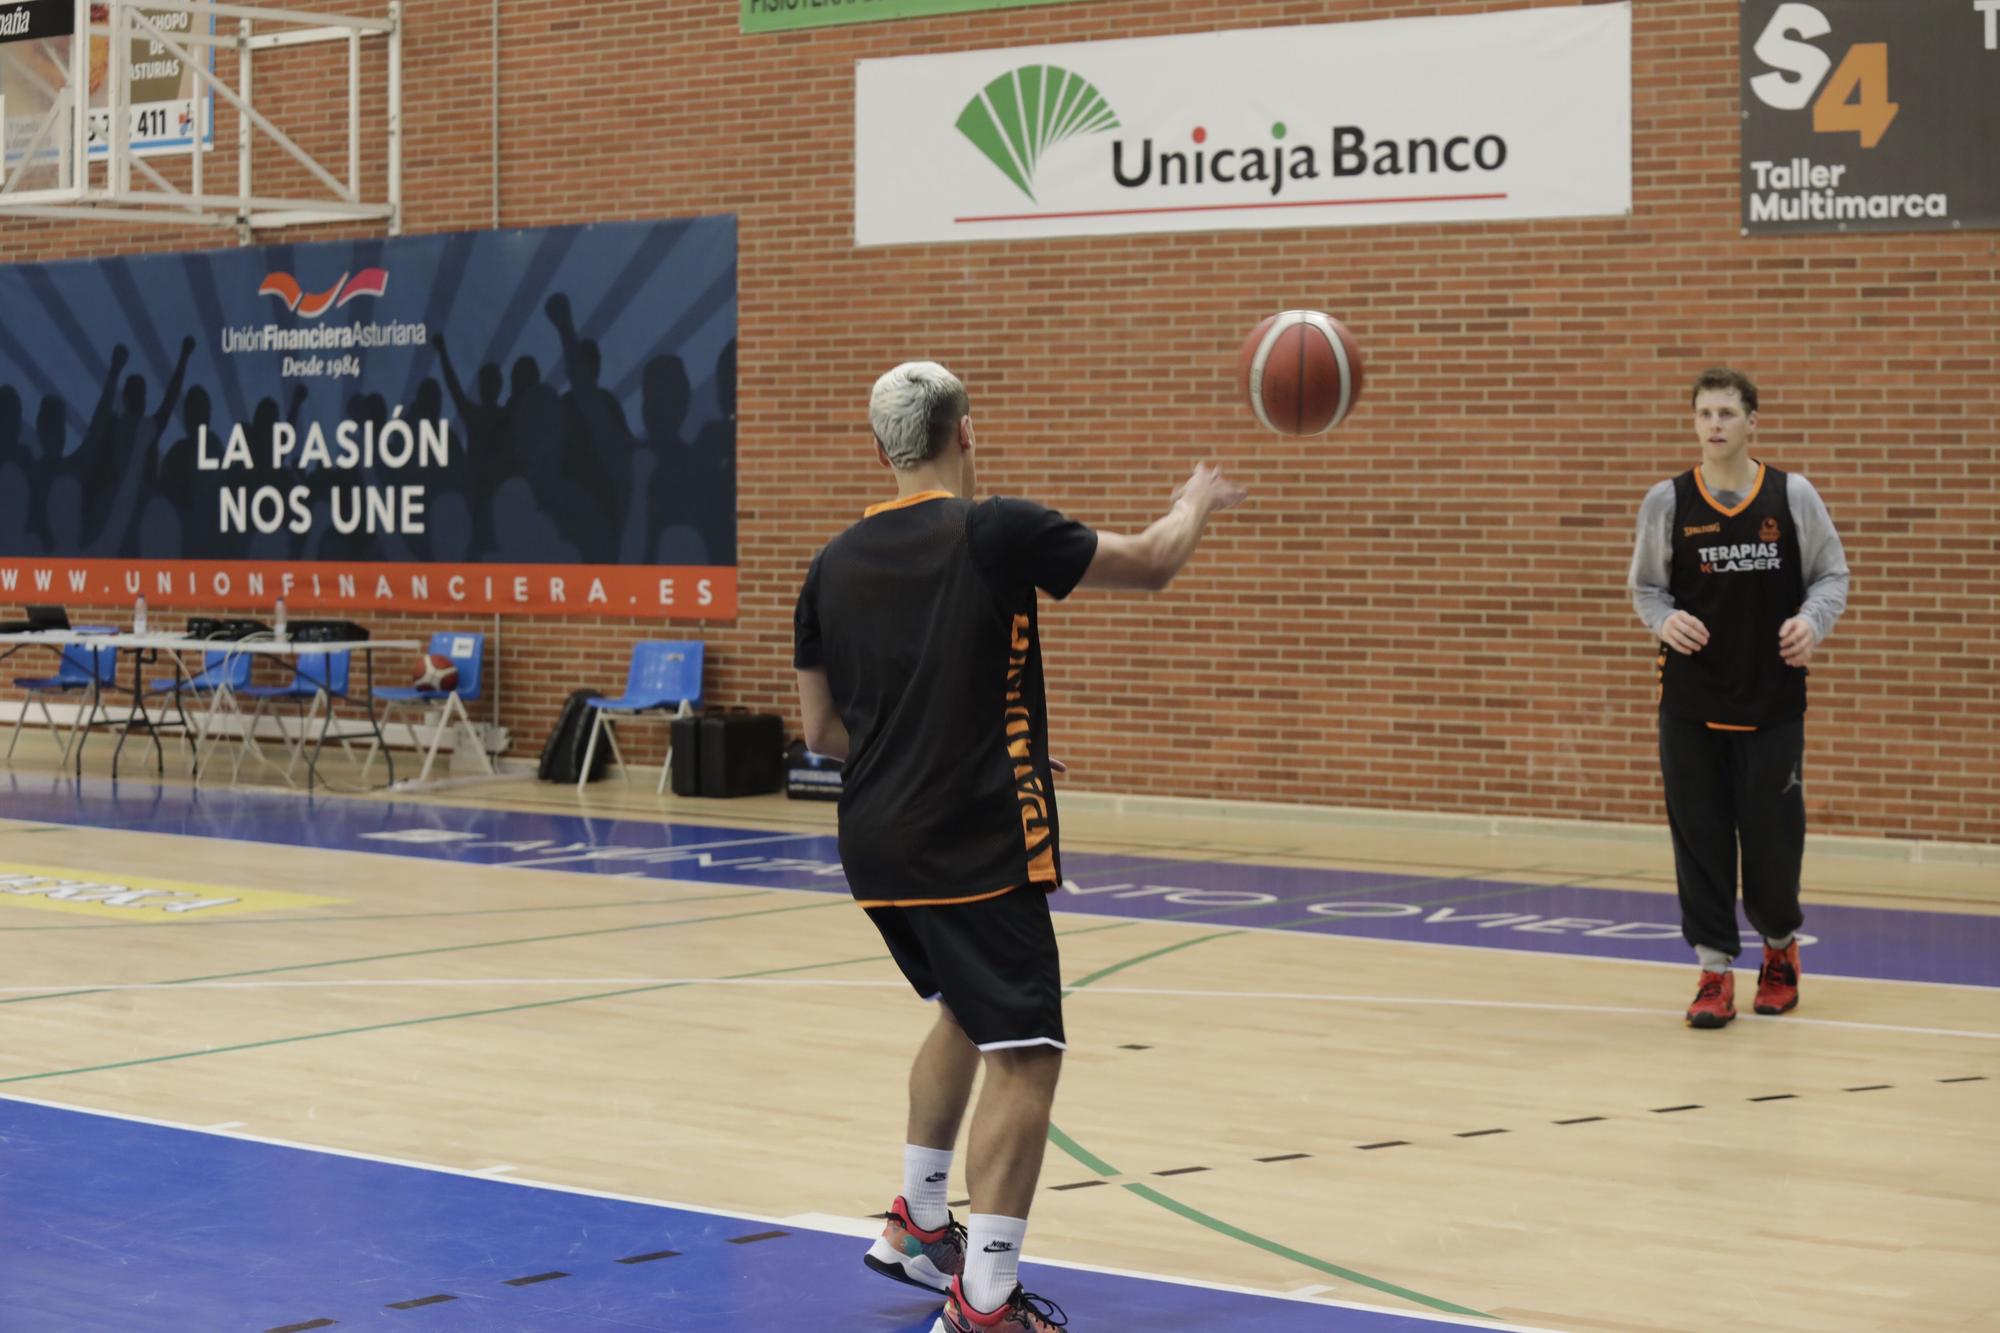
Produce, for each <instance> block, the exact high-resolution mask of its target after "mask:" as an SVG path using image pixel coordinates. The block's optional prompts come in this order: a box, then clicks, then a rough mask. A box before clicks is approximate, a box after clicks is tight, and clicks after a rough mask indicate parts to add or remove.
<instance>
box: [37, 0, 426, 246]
mask: <svg viewBox="0 0 2000 1333" xmlns="http://www.w3.org/2000/svg"><path fill="white" fill-rule="evenodd" d="M305 2H306V3H310V2H311V0H305ZM74 4H75V6H76V20H75V21H76V26H75V34H76V35H75V36H74V37H71V38H68V39H56V40H48V39H42V40H35V41H24V42H14V43H6V44H0V98H4V95H5V94H6V92H7V90H8V89H9V88H13V89H15V90H16V91H17V93H18V92H26V93H29V94H33V95H35V102H36V103H37V104H42V103H45V104H46V106H45V109H41V110H40V111H39V114H37V115H36V116H35V118H34V120H33V121H32V122H29V121H27V120H26V119H25V118H24V117H22V116H20V115H18V114H16V115H15V116H14V117H13V118H12V119H11V120H9V121H4V122H0V123H4V124H6V125H8V126H11V127H12V129H13V133H11V134H7V135H6V138H5V146H4V152H3V153H0V164H4V165H0V219H4V218H5V217H7V216H14V217H31V218H78V219H87V220H95V219H102V218H107V217H121V218H129V219H138V220H141V221H148V222H154V223H166V224H171V225H176V226H208V227H234V228H235V229H236V231H237V235H238V239H239V241H241V242H242V243H244V244H248V243H249V242H250V240H251V238H252V235H253V233H254V232H256V231H259V230H265V229H271V228H278V227H293V226H303V225H307V224H311V223H326V222H347V221H355V220H364V219H377V220H381V221H383V222H386V223H387V224H388V234H389V235H392V236H393V235H396V234H398V233H399V232H400V230H401V222H402V198H403V178H402V136H403V21H402V19H403V0H388V6H387V9H388V13H387V16H386V17H368V16H363V15H358V14H342V13H333V12H329V11H325V10H313V9H304V8H278V7H275V6H272V5H266V4H232V3H222V2H221V0H143V3H134V2H133V0H109V2H108V3H105V0H98V3H97V4H96V5H95V6H93V4H92V3H91V0H74ZM93 8H96V9H98V10H100V11H103V14H102V17H101V19H100V21H97V22H93V21H92V19H91V11H92V9H93ZM171 14H186V15H188V16H189V22H188V24H187V29H186V30H185V31H179V30H175V31H169V30H168V28H167V27H165V26H163V25H162V22H161V20H162V19H163V18H164V17H165V16H167V15H171ZM168 26H171V25H168ZM374 39H381V40H383V41H384V42H385V43H386V44H387V80H386V83H387V87H386V89H385V90H384V94H385V97H386V104H387V112H388V115H387V143H386V145H385V168H384V170H383V173H382V180H381V187H382V188H381V190H380V192H379V193H377V194H374V195H373V197H370V194H369V192H367V191H365V190H364V189H363V180H362V165H361V161H362V153H361V148H362V139H361V107H362V87H361V84H362V79H361V48H362V43H363V41H367V40H374ZM100 40H102V41H103V42H105V43H107V44H108V48H109V49H108V57H109V64H108V68H107V69H106V70H105V72H104V76H103V78H102V79H101V82H103V83H106V84H108V86H109V90H110V91H109V99H110V104H109V108H108V111H109V114H108V117H104V116H100V117H99V120H100V121H101V122H102V123H104V124H105V127H106V132H105V137H106V139H107V140H108V146H106V147H99V148H97V149H95V150H93V147H92V144H91V141H90V139H91V120H92V116H91V114H90V111H91V108H90V107H89V106H88V101H89V98H88V95H87V93H86V95H85V96H83V97H81V98H79V97H78V95H77V90H78V89H89V88H90V86H91V75H92V72H93V71H92V56H93V51H92V48H93V46H95V45H96V44H97V43H98V42H99V41H100ZM62 41H66V42H67V51H66V52H63V51H62V50H61V47H60V46H59V45H58V43H59V42H62ZM135 41H138V42H148V43H151V44H152V48H151V49H153V50H156V51H159V52H162V53H166V54H169V55H171V56H172V57H173V58H175V59H177V60H179V61H180V62H181V63H182V66H183V67H184V68H186V69H189V70H192V71H193V74H194V77H195V81H196V82H195V94H196V95H195V97H194V99H193V116H194V124H193V126H192V136H191V137H192V140H193V145H194V146H193V148H192V150H191V151H190V153H189V158H190V165H189V167H188V168H187V170H186V171H185V172H184V173H183V172H176V174H177V175H184V176H185V177H186V183H185V185H184V186H183V185H178V184H176V183H174V182H171V181H169V180H168V179H167V177H166V175H165V174H163V173H162V172H161V171H160V170H159V169H158V168H156V167H155V166H154V165H153V164H152V162H151V161H149V160H148V159H147V158H146V157H144V156H140V155H139V154H137V153H135V152H134V151H133V141H134V135H135V128H136V127H135V126H134V124H133V117H132V108H131V106H130V105H129V102H130V90H131V61H132V44H133V43H134V42H135ZM325 44H343V45H345V47H346V55H347V161H346V163H345V166H346V179H345V180H342V179H341V178H340V177H339V176H337V175H335V174H334V172H332V171H329V170H328V169H327V168H326V167H325V166H323V165H322V164H321V163H320V162H318V161H317V160H315V159H314V158H313V156H312V155H311V154H310V153H308V152H307V151H306V150H305V149H303V148H301V147H300V146H299V144H298V143H297V142H295V141H294V140H293V139H292V137H291V136H289V135H287V134H286V133H285V131H284V130H283V129H282V128H280V127H279V126H278V125H276V124H274V123H273V122H272V120H271V119H270V117H268V116H266V115H265V114H264V113H262V112H260V111H259V110H258V109H257V107H256V105H255V102H254V99H253V95H252V94H253V87H254V84H253V77H252V76H253V59H252V58H253V56H254V55H255V53H257V52H259V51H268V50H272V49H274V48H279V47H294V46H318V45H325ZM210 50H213V51H214V52H215V53H216V60H215V64H216V66H217V70H216V71H211V70H210V68H209V61H208V60H206V59H202V58H200V57H201V56H205V55H206V54H207V53H208V52H209V51H210ZM232 50H233V51H234V52H235V53H236V61H235V78H234V80H233V85H234V86H232V81H231V80H228V79H225V78H223V77H221V76H220V72H221V71H226V68H227V62H226V60H224V59H223V56H224V54H225V53H226V52H228V51H232ZM64 56H66V61H65V60H64V59H63V57H64ZM65 64H66V68H67V72H68V77H67V80H66V81H65V82H62V83H60V84H58V83H57V82H56V81H55V80H54V79H53V78H52V77H49V76H51V75H53V74H54V73H55V71H57V70H60V69H62V68H64V67H65ZM211 95H212V96H211ZM14 100H15V101H16V103H17V105H18V103H19V98H18V96H17V97H16V98H15V99H14ZM80 104H81V105H80ZM221 104H226V105H221ZM211 105H215V107H216V112H217V113H218V114H221V115H223V116H225V117H226V116H227V115H228V113H229V112H230V111H233V112H234V113H235V117H236V164H235V165H236V173H235V175H236V179H235V189H234V191H233V192H232V191H230V190H228V189H227V188H222V189H217V188H216V183H215V182H213V181H211V180H209V179H206V173H205V172H204V170H203V158H204V157H205V153H204V151H203V149H202V145H203V144H204V143H206V142H207V141H208V140H209V138H210V136H211V135H212V134H213V133H214V132H215V129H216V127H215V126H214V125H212V124H211V123H210V122H209V117H210V115H211V111H210V108H211ZM4 106H5V101H4V100H0V107H4ZM4 114H5V113H4V112H0V116H4ZM0 132H4V131H0ZM259 133H261V134H262V135H263V136H264V138H265V139H267V140H268V141H270V142H272V143H275V144H277V145H278V146H279V147H280V148H282V149H284V151H285V152H286V153H288V154H289V155H290V156H291V157H292V158H293V159H295V160H296V161H297V162H298V163H299V164H300V165H301V166H302V167H304V168H305V170H306V171H308V172H309V173H311V175H312V176H313V177H314V178H315V179H316V180H317V181H318V182H319V183H320V184H322V185H324V186H325V189H326V193H325V194H324V195H307V196H305V197H299V196H296V195H287V196H277V195H270V194H263V193H259V191H258V189H257V182H256V181H255V180H254V179H253V176H252V171H251V166H252V158H253V156H254V154H253V152H252V149H253V148H254V147H255V146H256V143H257V138H256V136H257V135H258V134H259ZM135 177H136V178H137V180H136V183H135Z"/></svg>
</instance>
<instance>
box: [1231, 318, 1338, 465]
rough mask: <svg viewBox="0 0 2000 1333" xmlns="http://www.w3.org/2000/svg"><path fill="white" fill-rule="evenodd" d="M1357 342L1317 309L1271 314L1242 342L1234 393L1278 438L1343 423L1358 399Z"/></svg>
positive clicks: (1333, 320)
mask: <svg viewBox="0 0 2000 1333" xmlns="http://www.w3.org/2000/svg"><path fill="white" fill-rule="evenodd" d="M1363 379H1364V371H1363V367H1362V364H1361V344H1360V343H1358V342H1356V341H1355V340H1354V335H1353V334H1352V333H1349V332H1348V331H1347V326H1346V325H1345V324H1342V323H1341V322H1340V321H1339V320H1337V319H1335V318H1334V317H1333V316H1332V315H1328V314H1322V313H1321V312H1320V311H1317V310H1285V311H1281V312H1280V313H1278V314H1275V315H1272V316H1271V317H1270V318H1269V319H1267V320H1265V321H1263V322H1262V323H1261V324H1259V325H1258V326H1257V327H1256V328H1254V329H1252V330H1250V336H1249V337H1247V338H1245V339H1244V340H1243V350H1242V351H1241V352H1239V353H1238V354H1237V358H1236V380H1237V385H1238V388H1239V390H1240V391H1241V392H1242V394H1243V396H1244V398H1245V400H1247V401H1248V402H1249V404H1250V411H1251V412H1252V413H1253V414H1255V416H1256V418H1257V420H1258V421H1259V422H1260V423H1262V424H1263V425H1264V426H1266V427H1267V428H1269V429H1271V430H1274V431H1277V432H1278V433H1279V434H1280V435H1318V434H1321V433H1322V432H1324V431H1329V430H1332V429H1333V428H1334V427H1335V426H1338V425H1339V424H1340V423H1341V422H1343V421H1345V420H1346V419H1347V414H1348V413H1349V412H1350V411H1352V410H1353V408H1354V404H1355V401H1356V400H1357V399H1359V398H1360V397H1361V385H1362V381H1363Z"/></svg>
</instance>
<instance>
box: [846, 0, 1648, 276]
mask: <svg viewBox="0 0 2000 1333" xmlns="http://www.w3.org/2000/svg"><path fill="white" fill-rule="evenodd" d="M855 80H856V86H855V173H854V175H855V186H854V190H855V193H854V235H855V242H856V244H858V245H892V244H897V243H901V242H913V241H982V240H1002V239H1009V238H1014V237H1024V236H1089V235H1104V234H1113V233H1132V232H1167V231H1213V230H1218V229H1224V228H1227V229H1235V230H1250V229H1261V228H1272V227H1334V226H1357V225H1363V224H1370V223H1378V224H1379V223H1393V222H1489V221H1496V220H1500V219H1508V218H1542V217H1583V216H1592V215H1604V214H1613V215H1615V214H1623V213H1627V212H1629V211H1630V210H1631V206H1632V10H1631V7H1630V5H1628V4H1610V5H1589V6H1585V7H1580V8H1576V7H1572V8H1543V9H1527V10H1516V11H1512V12H1507V13H1498V14H1474V15H1466V16H1460V17H1451V18H1420V19H1390V20H1385V21H1380V22H1371V23H1327V24H1315V25H1311V26H1305V27H1290V28H1259V29H1255V30H1249V31H1241V32H1209V33H1191V34H1188V35H1186V36H1180V37H1142V38H1134V39H1130V40H1124V41H1106V42H1074V43H1069V44H1067V45H1062V46H1039V47H1015V48H1012V49H1009V50H1000V51H970V52H961V53H957V54H952V55H938V56H910V57H904V58H900V59H893V60H864V61H862V62H861V63H860V65H859V67H858V69H857V71H856V75H855Z"/></svg>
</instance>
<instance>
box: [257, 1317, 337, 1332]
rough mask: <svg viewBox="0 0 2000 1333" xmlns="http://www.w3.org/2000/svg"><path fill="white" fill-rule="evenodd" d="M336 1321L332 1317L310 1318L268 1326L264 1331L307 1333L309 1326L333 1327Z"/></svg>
mask: <svg viewBox="0 0 2000 1333" xmlns="http://www.w3.org/2000/svg"><path fill="white" fill-rule="evenodd" d="M334 1323H335V1321H334V1320H331V1319H308V1320H307V1321H306V1322H305V1323H303V1324H280V1325H279V1326H278V1327H276V1328H267V1329H265V1330H264V1333H306V1330H307V1329H309V1328H332V1327H333V1325H334Z"/></svg>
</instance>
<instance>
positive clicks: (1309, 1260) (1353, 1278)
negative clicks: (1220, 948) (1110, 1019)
mask: <svg viewBox="0 0 2000 1333" xmlns="http://www.w3.org/2000/svg"><path fill="white" fill-rule="evenodd" d="M1243 933H1244V932H1243V931H1240V930H1223V931H1217V932H1216V933H1215V934H1213V935H1202V936H1200V937H1198V938H1196V939H1192V940H1183V941H1182V942H1181V943H1179V944H1170V945H1168V946H1167V947H1166V948H1163V949H1154V950H1152V951H1151V952H1149V953H1143V954H1139V955H1137V956H1135V957H1132V958H1128V959H1126V960H1125V961H1124V962H1122V963H1114V964H1112V965H1111V966H1110V967H1105V968H1100V969H1098V970H1097V971H1095V972H1093V973H1091V974H1090V975H1089V976H1086V977H1082V978H1079V979H1078V980H1076V981H1074V982H1071V983H1070V984H1069V985H1068V986H1066V987H1065V988H1064V989H1065V990H1066V991H1078V990H1082V989H1083V988H1084V987H1085V986H1088V985H1090V984H1091V983H1092V982H1096V981H1102V980H1103V979H1104V978H1105V977H1108V976H1111V975H1113V974H1115V973H1118V972H1122V971H1124V970H1125V969H1126V968H1128V967H1134V966H1136V965H1138V964H1140V963H1143V962H1146V961H1148V960H1150V959H1154V958H1159V957H1161V956H1163V955H1165V954H1170V953H1175V952H1177V951H1179V950H1181V949H1191V948H1193V947H1194V946H1195V945H1197V944H1206V943H1207V942H1208V941H1210V940H1222V939H1228V938H1229V937H1231V936H1232V935H1241V934H1243ZM1049 1142H1050V1143H1053V1144H1054V1145H1055V1146H1056V1147H1058V1148H1060V1149H1062V1150H1063V1152H1065V1153H1067V1154H1069V1155H1070V1156H1071V1157H1073V1158H1075V1159H1076V1160H1077V1161H1079V1162H1081V1163H1083V1165H1085V1166H1087V1167H1089V1168H1090V1169H1091V1170H1092V1171H1095V1172H1096V1173H1097V1174H1098V1175H1100V1176H1118V1175H1123V1174H1124V1172H1122V1171H1120V1170H1119V1169H1118V1168H1117V1167H1115V1166H1113V1165H1112V1164H1111V1163H1109V1162H1107V1161H1105V1160H1104V1159H1103V1158H1102V1157H1099V1156H1098V1155H1097V1154H1095V1153H1093V1152H1091V1151H1090V1150H1089V1149H1088V1148H1085V1147H1084V1146H1083V1145H1082V1144H1080V1143H1078V1142H1077V1141H1076V1140H1075V1139H1073V1138H1071V1137H1070V1136H1069V1135H1068V1134H1066V1133H1064V1132H1063V1130H1062V1127H1061V1126H1059V1125H1057V1124H1055V1123H1054V1122H1053V1121H1051V1122H1050V1123H1049ZM1124 1187H1125V1189H1127V1190H1128V1191H1130V1192H1131V1193H1133V1194H1136V1195H1137V1196H1139V1197H1140V1198H1142V1199H1144V1200H1146V1201H1147V1202H1148V1203H1151V1204H1154V1205H1157V1206H1158V1207H1161V1208H1164V1209H1166V1210H1167V1211H1168V1212H1170V1213H1173V1214H1175V1215H1176V1216H1179V1217H1183V1218H1186V1219H1187V1220H1188V1221H1190V1222H1193V1223H1194V1224H1195V1225H1197V1226H1200V1227H1206V1228H1207V1229H1208V1230H1210V1231H1213V1232H1215V1233H1216V1234H1217V1235H1221V1236H1227V1237H1228V1238H1229V1239H1231V1240H1234V1241H1238V1242H1241V1243H1242V1244H1245V1245H1250V1246H1253V1247H1255V1248H1257V1249H1260V1250H1263V1251H1264V1252H1266V1253H1267V1254H1274V1255H1277V1256H1278V1257H1279V1258H1281V1259H1289V1260H1291V1261H1292V1262H1293V1263H1296V1264H1301V1265H1303V1266H1305V1267H1307V1268H1310V1269H1313V1270H1314V1271H1315V1272H1320V1273H1325V1274H1328V1275H1330V1276H1333V1277H1337V1278H1340V1279H1342V1280H1343V1281H1346V1282H1352V1283H1354V1284H1356V1285H1357V1286H1363V1287H1368V1288H1370V1289H1372V1290H1374V1291H1379V1292H1383V1293H1384V1294H1386V1295H1390V1296H1395V1297H1398V1298H1400V1299H1402V1300H1406V1301H1410V1302H1412V1303H1414V1304H1417V1305H1422V1306H1427V1307H1429V1308H1430V1309H1433V1310H1438V1311H1442V1312H1443V1313H1446V1314H1456V1315H1469V1316H1471V1317H1473V1318H1475V1319H1491V1318H1493V1317H1494V1316H1492V1315H1489V1314H1486V1313H1484V1312H1482V1311H1479V1310H1474V1309H1470V1308H1468V1307H1466V1306H1463V1305H1457V1304H1454V1303H1453V1302H1451V1301H1447V1300H1443V1299H1441V1298H1439V1297H1436V1296H1426V1295H1424V1294H1423V1293H1422V1292H1420V1291H1411V1290H1410V1289H1409V1288H1407V1287H1399V1286H1397V1285H1396V1284H1395V1283H1393V1282H1388V1281H1384V1280H1383V1279H1381V1278H1377V1277H1370V1276H1369V1275H1368V1274H1366V1273H1360V1272H1356V1271H1355V1270H1354V1269H1351V1268H1343V1267H1342V1266H1341V1265H1339V1264H1336V1263H1331V1262H1329V1261H1328V1260H1325V1259H1318V1258H1315V1257H1313V1256H1312V1255H1310V1254H1306V1253H1304V1252H1302V1251H1299V1250H1295V1249H1293V1248H1292V1247H1291V1246H1289V1245H1284V1244H1281V1243H1279V1242H1278V1241H1275V1240H1271V1239H1269V1238H1268V1237H1264V1236H1259V1235H1257V1234H1256V1233H1255V1232H1252V1231H1245V1230H1244V1229H1243V1228H1242V1227H1239V1226H1236V1225H1234V1224H1232V1223H1229V1222H1225V1221H1223V1220H1222V1219H1221V1218H1219V1217H1211V1216H1210V1215H1209V1214H1207V1213H1204V1212H1202V1211H1201V1210H1200V1209H1198V1208H1194V1207H1190V1206H1189V1205H1187V1204H1184V1203H1182V1202H1180V1201H1179V1200H1178V1199H1174V1198H1172V1197H1170V1196H1168V1195H1165V1194H1162V1193H1161V1192H1160V1191H1158V1190H1156V1189H1154V1188H1153V1187H1152V1186H1150V1185H1145V1184H1140V1183H1139V1182H1136V1181H1127V1182H1125V1186H1124Z"/></svg>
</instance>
